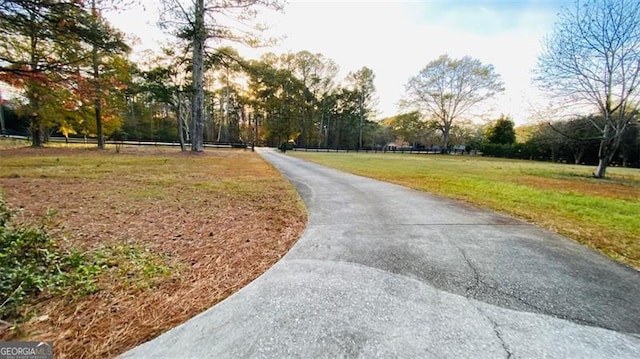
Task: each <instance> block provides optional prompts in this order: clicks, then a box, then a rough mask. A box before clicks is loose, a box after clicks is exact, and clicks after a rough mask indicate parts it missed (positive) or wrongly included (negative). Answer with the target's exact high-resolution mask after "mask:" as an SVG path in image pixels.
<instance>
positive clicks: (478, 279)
mask: <svg viewBox="0 0 640 359" xmlns="http://www.w3.org/2000/svg"><path fill="white" fill-rule="evenodd" d="M453 246H454V247H455V248H457V249H458V251H460V254H461V255H462V258H464V261H465V263H466V264H467V266H468V267H469V269H471V272H472V273H473V277H474V282H473V283H472V284H471V285H468V286H466V288H465V292H466V293H467V294H470V295H471V296H474V297H475V295H476V294H478V293H480V292H482V291H483V289H484V291H486V290H487V289H489V290H492V291H494V292H496V293H499V294H502V295H504V296H506V297H509V298H512V299H515V300H516V301H518V302H519V303H521V304H524V305H525V306H527V307H529V308H530V309H533V311H535V312H538V313H541V314H545V315H550V316H553V317H556V318H560V319H565V320H570V321H572V322H574V323H578V324H583V325H589V326H592V327H597V328H603V329H608V330H615V329H613V328H609V327H608V326H605V325H602V324H598V323H596V322H594V321H590V320H587V319H583V318H577V317H573V316H569V315H565V314H558V313H555V312H553V311H550V310H548V309H545V308H541V307H539V306H537V305H535V304H532V303H530V302H528V301H526V300H525V299H523V298H520V297H518V296H516V295H515V294H513V293H510V292H507V291H505V290H503V289H501V288H498V287H495V286H493V285H490V284H487V283H486V282H485V281H484V280H483V279H482V276H481V275H480V271H479V270H478V268H476V266H475V265H473V263H472V262H471V260H470V259H469V257H468V256H467V253H466V252H465V251H464V250H463V249H462V248H461V247H459V246H458V245H456V244H453ZM474 299H476V298H474ZM478 300H481V299H479V298H478ZM481 301H482V300H481ZM629 334H634V333H629ZM634 335H635V334H634Z"/></svg>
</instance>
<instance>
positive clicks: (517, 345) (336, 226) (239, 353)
mask: <svg viewBox="0 0 640 359" xmlns="http://www.w3.org/2000/svg"><path fill="white" fill-rule="evenodd" d="M260 152H261V154H262V156H263V157H264V158H265V159H266V160H268V161H269V162H271V163H272V164H273V165H274V166H275V167H276V168H278V169H279V170H280V171H281V172H282V173H283V174H284V175H285V176H286V177H287V178H288V179H289V180H290V181H291V182H292V183H293V184H294V185H295V186H296V188H297V189H298V191H299V193H300V195H301V196H302V198H303V200H304V202H305V203H306V205H307V207H308V211H309V225H308V227H307V229H306V231H305V233H304V234H303V236H302V238H300V240H299V241H298V242H297V243H296V245H295V246H294V247H293V248H292V249H291V250H290V251H289V253H288V254H287V255H286V256H284V257H283V258H282V259H281V260H280V261H279V262H278V263H277V264H276V265H275V266H274V267H273V268H271V269H270V270H269V271H267V272H266V273H265V274H264V275H262V276H261V277H260V278H258V279H257V280H255V281H254V282H252V283H251V284H249V285H248V286H247V287H245V288H243V289H241V290H240V291H238V292H237V293H235V294H234V295H232V296H231V297H229V298H227V299H226V300H224V301H223V302H221V303H220V304H218V305H216V306H214V307H213V308H211V309H209V310H207V311H205V312H204V313H201V314H200V315H198V316H196V317H194V318H193V319H191V320H189V321H188V322H186V323H184V324H182V325H180V326H178V327H176V328H174V329H172V330H170V331H169V332H167V333H165V334H163V335H161V336H160V337H158V338H156V339H154V340H152V341H150V342H147V343H145V344H143V345H141V346H139V347H136V348H134V349H132V350H131V351H129V352H127V353H125V354H124V355H123V356H122V357H123V358H284V357H286V358H640V273H639V272H637V271H635V270H633V269H631V268H628V267H625V266H623V265H620V264H617V263H614V262H613V261H611V260H609V259H608V258H606V257H604V256H602V255H600V254H598V253H596V252H594V251H592V250H589V249H587V248H585V247H583V246H581V245H578V244H576V243H574V242H572V241H570V240H568V239H566V238H563V237H561V236H558V235H556V234H553V233H550V232H548V231H545V230H543V229H540V228H538V227H536V226H533V225H529V224H527V223H524V222H521V221H518V220H516V219H514V218H511V217H508V216H504V215H500V214H496V213H493V212H490V211H485V210H481V209H478V208H474V207H471V206H468V205H465V204H461V203H459V202H453V201H449V200H446V199H442V198H439V197H434V196H431V195H428V194H425V193H421V192H417V191H414V190H410V189H407V188H404V187H400V186H396V185H392V184H388V183H384V182H379V181H375V180H371V179H366V178H363V177H358V176H354V175H350V174H346V173H343V172H339V171H336V170H333V169H329V168H326V167H322V166H319V165H315V164H311V163H309V162H305V161H302V160H299V159H295V158H291V157H289V156H286V155H282V154H280V153H277V152H275V151H273V150H269V149H260ZM336 155H339V154H336Z"/></svg>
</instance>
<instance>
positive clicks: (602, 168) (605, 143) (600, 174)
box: [593, 116, 611, 178]
mask: <svg viewBox="0 0 640 359" xmlns="http://www.w3.org/2000/svg"><path fill="white" fill-rule="evenodd" d="M605 118H607V117H606V116H605ZM610 132H611V124H610V123H609V122H608V121H607V122H606V123H605V124H604V129H603V131H602V139H601V140H600V148H599V149H598V168H596V170H595V172H593V177H595V178H604V177H605V175H606V173H607V166H608V165H609V159H610V157H611V154H610V153H609V151H610V148H609V142H610V141H611V138H610V135H611V134H610Z"/></svg>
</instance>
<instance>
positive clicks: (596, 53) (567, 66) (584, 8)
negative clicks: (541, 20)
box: [536, 0, 640, 178]
mask: <svg viewBox="0 0 640 359" xmlns="http://www.w3.org/2000/svg"><path fill="white" fill-rule="evenodd" d="M639 75H640V2H638V1H637V0H606V1H603V0H586V1H579V0H578V1H576V3H575V7H574V8H572V9H570V8H565V9H563V11H562V12H561V13H560V14H559V21H558V23H557V24H556V27H555V29H554V31H553V33H552V34H551V35H550V36H549V37H548V38H547V40H546V41H545V43H544V51H543V53H542V54H541V55H540V57H539V59H538V74H537V77H536V80H537V81H538V83H539V84H540V85H541V87H542V88H543V89H545V90H547V91H548V92H549V93H551V94H552V95H553V96H555V97H561V98H564V99H566V100H567V102H570V103H574V104H575V103H577V104H582V105H585V104H586V105H589V106H594V107H596V108H597V110H598V112H599V113H600V114H601V115H602V117H603V118H604V122H602V123H598V122H595V121H594V122H592V125H593V126H594V127H595V128H597V130H598V132H599V134H600V148H599V153H598V157H599V161H598V168H597V169H596V171H595V172H594V173H593V175H594V177H597V178H604V177H605V174H606V169H607V166H608V165H609V163H610V162H611V161H612V159H613V156H614V155H615V153H616V151H617V149H618V148H619V146H620V141H621V140H622V137H623V134H624V132H625V129H626V128H627V127H628V126H629V124H630V123H631V121H633V117H632V116H629V113H630V111H628V109H629V107H632V106H633V105H635V103H636V102H637V100H638V92H637V87H638V84H639V82H640V76H639Z"/></svg>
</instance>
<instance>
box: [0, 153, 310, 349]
mask: <svg viewBox="0 0 640 359" xmlns="http://www.w3.org/2000/svg"><path fill="white" fill-rule="evenodd" d="M12 158H13V159H16V158H17V159H18V160H20V159H25V161H24V162H25V163H24V166H23V167H20V166H18V165H17V164H15V163H13V162H12V167H11V166H7V167H6V168H5V169H3V168H2V165H3V164H7V163H9V162H5V161H10V160H11V159H12ZM29 161H33V164H30V162H29ZM18 162H20V161H18ZM54 162H55V163H60V164H59V165H56V164H55V163H54ZM39 163H42V165H41V166H40V165H39ZM34 168H35V169H36V170H34ZM0 191H1V192H0V193H2V194H3V196H4V198H5V200H6V201H7V202H8V203H9V204H10V205H11V206H12V207H14V208H18V207H21V208H23V209H24V213H25V218H27V219H28V218H32V219H37V218H41V217H42V216H43V215H44V213H45V212H46V211H47V209H48V208H53V209H56V210H57V211H58V214H57V215H56V217H55V220H56V222H57V223H58V225H57V226H56V227H55V228H52V231H53V232H54V233H55V235H56V236H57V237H60V238H63V239H64V240H63V241H62V242H64V243H65V245H68V246H73V247H76V248H77V247H80V248H83V249H85V250H91V249H94V248H97V247H99V246H100V245H104V244H108V243H122V242H123V241H130V242H135V243H136V244H141V245H143V246H145V247H146V248H147V249H148V250H149V251H151V252H153V253H154V254H158V255H159V256H162V257H163V258H167V263H168V264H169V265H170V266H171V268H173V273H172V274H171V275H169V276H168V277H166V278H164V279H162V280H161V281H160V282H159V283H158V284H156V285H154V286H153V287H151V288H138V287H137V286H135V285H131V283H127V282H126V281H123V280H119V279H117V278H115V279H114V278H105V279H103V280H101V282H100V288H101V289H100V290H99V291H98V292H96V293H94V294H91V295H89V296H86V297H83V298H81V299H77V300H71V301H70V300H68V299H62V298H55V297H54V298H48V299H45V300H42V301H40V302H39V303H35V304H33V305H32V306H31V307H30V308H29V309H30V310H31V311H33V312H34V313H37V314H36V315H35V316H33V319H30V320H29V321H27V322H26V323H23V324H21V325H20V326H19V331H18V332H15V331H11V330H10V329H8V328H4V329H0V340H38V341H39V340H51V341H53V342H54V347H55V351H56V357H57V358H77V357H87V358H89V357H93V358H98V357H99V358H103V357H113V356H115V355H118V354H120V353H122V352H124V351H126V350H127V349H129V348H132V347H133V346H135V345H137V344H140V343H142V342H144V341H147V340H149V339H151V338H153V337H156V336H157V335H159V334H160V333H163V332H165V331H166V330H168V329H170V328H172V327H174V326H176V325H178V324H180V323H182V322H184V321H186V320H187V319H189V318H191V317H193V316H194V315H196V314H198V313H200V312H202V311H203V310H205V309H207V308H209V307H211V306H212V305H214V304H216V303H218V302H219V301H221V300H223V299H224V298H226V297H227V296H229V295H230V294H231V293H233V292H235V291H237V290H238V289H239V288H242V287H243V286H245V285H246V284H247V283H249V282H250V281H252V280H253V279H255V278H256V277H257V276H259V275H260V274H262V273H263V272H264V271H265V270H267V269H268V268H270V267H271V266H272V265H273V264H274V263H275V262H276V261H277V260H278V259H279V258H281V257H282V255H284V254H285V253H286V252H287V250H288V249H289V248H290V247H291V246H292V245H293V243H294V242H295V241H296V239H297V238H298V237H299V236H300V234H301V233H302V231H303V229H304V226H305V224H306V213H305V211H304V207H303V205H302V203H301V202H300V200H299V198H298V197H297V194H296V193H295V191H294V190H293V188H292V186H291V185H290V184H289V183H288V182H287V181H286V180H285V179H283V178H282V176H280V174H279V173H278V172H277V171H276V170H275V169H273V168H272V167H271V166H270V165H268V164H266V163H265V162H264V161H263V160H262V159H261V158H259V156H258V155H256V154H253V153H251V152H248V151H232V150H219V151H213V150H207V151H205V152H204V153H202V154H192V153H181V152H179V151H178V150H175V149H152V150H143V149H138V148H133V147H132V148H125V149H124V150H123V153H120V154H116V153H115V151H113V150H108V151H103V152H99V151H95V150H86V149H82V150H77V149H75V150H72V149H64V148H63V149H55V148H48V149H30V148H20V149H5V150H0Z"/></svg>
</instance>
